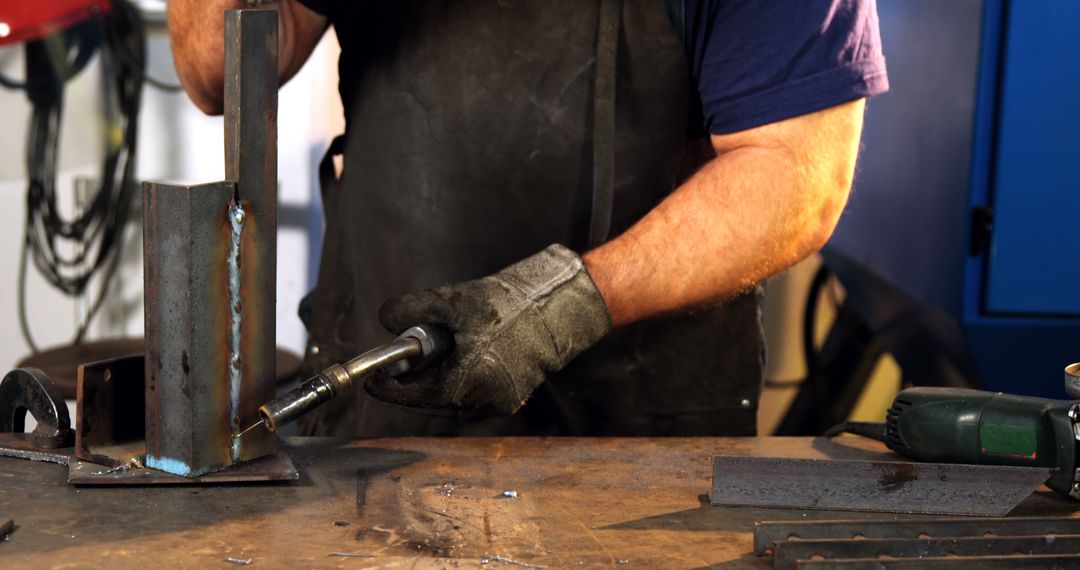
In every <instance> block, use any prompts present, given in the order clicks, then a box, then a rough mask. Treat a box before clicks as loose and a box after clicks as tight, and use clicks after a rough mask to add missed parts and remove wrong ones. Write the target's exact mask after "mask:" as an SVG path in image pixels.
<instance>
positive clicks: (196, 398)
mask: <svg viewBox="0 0 1080 570" xmlns="http://www.w3.org/2000/svg"><path fill="white" fill-rule="evenodd" d="M234 194H235V184H233V183H231V182H215V183H210V184H202V185H198V186H180V185H171V184H160V183H153V182H146V183H144V184H143V208H144V213H143V215H144V224H143V251H144V260H143V262H144V268H143V279H144V290H145V297H146V298H145V321H146V322H145V334H146V361H145V379H146V387H145V388H146V392H145V395H146V417H145V422H146V464H147V465H148V466H149V467H152V468H154V469H160V470H162V471H166V472H169V473H174V474H176V475H183V476H197V475H202V474H204V473H208V472H210V471H214V470H217V469H221V468H224V467H227V466H228V465H230V464H231V463H232V462H233V458H232V447H231V446H232V437H231V435H232V433H233V432H232V429H231V426H232V423H233V422H232V415H233V410H232V405H231V401H230V396H229V391H230V383H229V380H230V378H229V330H230V316H231V312H230V310H229V309H230V303H229V298H228V295H227V291H228V287H229V285H228V280H229V264H228V252H229V249H228V246H229V243H230V240H231V233H232V230H231V226H230V225H229V223H228V219H227V216H228V212H229V208H230V207H231V206H232V204H233V197H234Z"/></svg>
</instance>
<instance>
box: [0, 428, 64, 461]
mask: <svg viewBox="0 0 1080 570" xmlns="http://www.w3.org/2000/svg"><path fill="white" fill-rule="evenodd" d="M74 453H75V448H74V447H61V448H58V449H39V448H38V447H37V446H36V445H34V436H33V435H31V434H29V433H0V457H17V458H19V459H29V460H31V461H49V462H52V463H59V464H60V465H67V464H68V461H70V460H71V457H72V455H74Z"/></svg>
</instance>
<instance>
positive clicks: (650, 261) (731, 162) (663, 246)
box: [584, 99, 864, 326]
mask: <svg viewBox="0 0 1080 570" xmlns="http://www.w3.org/2000/svg"><path fill="white" fill-rule="evenodd" d="M863 108H864V100H863V99H859V100H857V101H853V102H850V103H845V104H842V105H838V106H835V107H832V108H829V109H825V110H822V111H818V112H815V113H811V114H808V115H803V116H799V117H795V118H792V119H787V120H783V121H780V122H776V123H772V124H768V125H764V126H761V127H757V128H753V129H749V130H745V131H741V132H736V133H732V134H726V135H713V136H712V145H713V148H714V149H715V150H716V157H715V158H714V159H712V160H711V161H710V162H709V163H708V164H706V165H705V167H704V168H702V169H701V170H700V171H698V172H697V173H696V174H695V175H694V176H693V177H692V178H690V179H689V180H688V181H687V182H686V183H685V184H683V185H682V186H681V187H679V188H678V189H677V190H676V191H675V192H674V193H672V194H671V195H670V196H668V197H667V198H666V199H665V200H664V201H662V202H661V203H660V204H658V205H657V206H656V207H655V208H653V210H652V211H650V212H649V213H648V214H647V215H646V216H645V217H644V218H642V219H641V220H640V221H639V222H638V223H637V224H635V225H634V226H633V227H631V228H630V229H629V230H627V231H626V233H624V234H623V235H621V236H619V237H618V238H616V239H614V240H612V241H610V242H608V243H606V244H604V245H602V246H600V247H599V248H597V249H595V250H593V251H591V252H589V253H587V254H586V255H585V256H584V261H585V265H586V267H587V268H588V270H589V273H590V275H591V276H592V278H593V280H594V281H595V282H596V285H597V287H598V288H599V290H600V293H601V295H602V296H603V298H604V301H605V303H606V304H607V307H608V311H609V312H610V314H611V319H612V324H613V325H614V326H620V325H624V324H628V323H632V322H634V321H638V320H641V319H644V318H648V317H650V316H653V315H659V314H664V313H669V312H673V311H679V310H685V309H693V308H696V307H701V306H705V305H708V304H710V303H716V302H720V301H722V300H723V299H725V298H728V297H730V296H732V295H735V294H737V293H740V292H742V291H745V290H747V289H749V288H750V287H751V286H753V284H755V283H757V282H759V281H761V280H763V279H766V278H768V277H770V276H772V275H774V274H776V273H778V272H780V271H783V270H784V269H786V268H787V267H789V266H791V265H793V264H794V263H796V262H798V261H800V260H802V259H803V258H805V257H807V256H809V255H810V254H812V253H814V252H815V251H817V250H818V249H820V248H821V246H822V245H824V244H825V242H826V241H828V239H829V236H830V235H832V231H833V229H834V228H835V227H836V223H837V221H838V220H839V217H840V213H841V212H842V211H843V209H844V205H845V204H846V202H847V197H848V193H849V191H850V188H851V182H852V178H853V176H854V170H855V159H856V155H857V154H858V147H859V136H860V133H861V131H862V118H863Z"/></svg>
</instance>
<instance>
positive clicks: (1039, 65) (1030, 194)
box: [985, 0, 1080, 360]
mask: <svg viewBox="0 0 1080 570" xmlns="http://www.w3.org/2000/svg"><path fill="white" fill-rule="evenodd" d="M1004 46H1005V49H1004V51H1003V58H1002V66H1001V87H1000V93H999V95H998V97H999V110H998V122H997V125H998V128H997V137H996V140H997V149H996V150H997V153H996V157H995V158H994V161H993V170H994V174H995V176H994V181H993V189H992V192H991V199H992V202H993V230H992V232H991V234H990V251H989V259H988V263H987V273H986V300H985V309H986V312H988V313H1000V314H1021V315H1045V316H1054V317H1062V316H1080V2H1077V1H1075V0H1052V1H1047V0H1041V1H1034V2H1033V1H1027V2H1013V3H1011V4H1010V5H1009V7H1008V14H1007V19H1006V27H1005V42H1004ZM1077 352H1078V356H1077V359H1078V360H1080V346H1078V347H1077Z"/></svg>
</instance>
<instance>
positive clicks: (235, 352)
mask: <svg viewBox="0 0 1080 570" xmlns="http://www.w3.org/2000/svg"><path fill="white" fill-rule="evenodd" d="M246 218H247V212H246V211H244V206H243V204H241V203H239V202H233V203H232V205H231V206H229V224H230V225H231V226H232V232H231V236H230V241H229V311H230V313H231V314H230V317H231V318H230V319H229V424H230V426H231V427H232V430H231V431H232V438H230V439H231V440H232V460H233V461H234V462H239V461H240V437H239V434H240V429H241V428H240V384H241V381H242V380H243V376H244V361H243V359H241V357H240V324H241V320H242V314H243V312H242V311H241V306H240V238H241V235H242V233H243V229H244V220H245V219H246Z"/></svg>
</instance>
